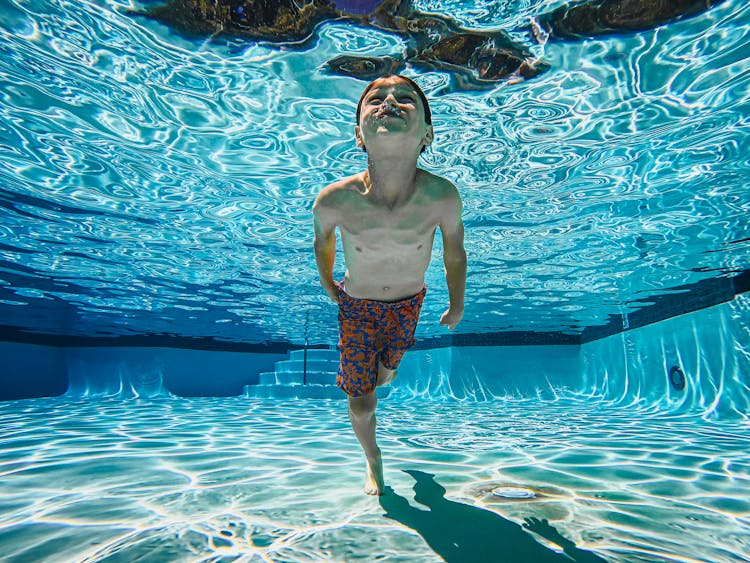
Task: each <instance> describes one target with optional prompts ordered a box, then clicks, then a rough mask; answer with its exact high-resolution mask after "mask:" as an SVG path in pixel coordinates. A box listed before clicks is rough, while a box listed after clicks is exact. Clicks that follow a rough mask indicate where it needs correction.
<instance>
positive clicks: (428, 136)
mask: <svg viewBox="0 0 750 563" xmlns="http://www.w3.org/2000/svg"><path fill="white" fill-rule="evenodd" d="M434 138H435V132H434V131H433V129H432V125H428V126H427V131H426V132H425V134H424V137H422V145H423V146H425V147H429V146H430V145H431V144H432V141H433V139H434Z"/></svg>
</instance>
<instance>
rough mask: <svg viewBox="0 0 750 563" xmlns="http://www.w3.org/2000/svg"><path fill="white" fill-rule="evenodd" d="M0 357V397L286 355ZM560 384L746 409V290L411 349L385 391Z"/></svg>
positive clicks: (181, 381) (220, 388)
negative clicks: (509, 335) (651, 318)
mask: <svg viewBox="0 0 750 563" xmlns="http://www.w3.org/2000/svg"><path fill="white" fill-rule="evenodd" d="M0 355H1V357H2V359H3V362H2V365H1V366H0V400H12V399H23V398H32V397H50V396H56V395H61V394H66V395H67V396H68V397H71V398H78V397H87V396H90V397H102V396H114V397H123V398H126V397H136V396H140V397H154V396H162V395H169V394H173V395H178V396H234V395H240V394H242V387H243V386H244V385H251V384H255V383H258V379H259V378H258V375H259V373H261V372H264V371H273V369H274V364H275V362H277V361H280V360H284V359H286V358H287V355H286V353H282V352H278V353H262V352H246V351H234V352H233V351H226V350H223V351H216V350H192V349H179V348H168V347H136V346H121V347H114V346H104V347H96V346H88V347H86V346H81V347H74V346H61V347H56V346H45V345H36V344H23V343H10V342H0ZM673 368H679V374H678V375H679V376H680V378H681V379H684V388H683V389H678V388H676V387H675V385H673V383H672V382H670V373H672V372H673V371H674V370H673ZM673 379H674V378H673ZM678 379H679V378H678ZM566 391H572V392H574V393H580V394H584V395H588V396H592V397H601V398H604V399H606V400H610V401H613V402H617V403H635V402H642V403H646V404H651V405H653V406H654V408H656V409H659V410H670V411H679V412H686V413H688V412H690V413H696V412H697V413H700V414H701V415H703V416H704V417H706V418H722V419H726V418H747V417H748V413H749V412H750V294H748V293H746V294H741V295H737V296H736V297H735V298H734V299H733V300H731V301H729V302H727V303H723V304H721V305H717V306H714V307H709V308H706V309H702V310H700V311H695V312H692V313H688V314H685V315H681V316H678V317H674V318H671V319H667V320H663V321H660V322H657V323H655V324H651V325H647V326H643V327H640V328H636V329H632V330H627V331H625V332H621V333H619V334H615V335H612V336H607V337H604V338H601V339H599V340H595V341H593V342H588V343H585V344H582V345H525V346H480V345H464V346H444V347H440V348H437V347H436V348H430V349H415V350H411V351H410V352H409V353H408V354H406V356H405V357H404V360H403V362H402V364H401V366H400V369H399V376H398V379H397V381H396V384H395V385H394V386H393V389H392V393H391V397H392V398H394V399H396V398H401V399H408V398H425V399H431V400H460V401H486V400H493V399H495V398H498V397H541V398H547V399H549V398H554V397H555V396H556V394H557V393H562V392H566ZM343 398H344V396H343V394H342V399H343Z"/></svg>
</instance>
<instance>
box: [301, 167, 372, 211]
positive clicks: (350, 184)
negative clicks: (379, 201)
mask: <svg viewBox="0 0 750 563" xmlns="http://www.w3.org/2000/svg"><path fill="white" fill-rule="evenodd" d="M361 183H362V181H361V176H360V175H359V174H353V175H352V176H348V177H347V178H343V179H341V180H338V181H337V182H333V183H332V184H329V185H327V186H326V187H325V188H323V189H322V190H320V193H319V194H318V196H317V197H316V198H315V203H314V204H313V211H315V212H320V211H333V210H337V209H339V208H341V207H342V206H344V205H345V204H346V201H347V200H349V199H350V195H351V193H352V191H356V190H357V188H358V187H359V186H360V185H361Z"/></svg>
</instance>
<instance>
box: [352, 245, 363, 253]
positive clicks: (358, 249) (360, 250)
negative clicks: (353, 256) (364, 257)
mask: <svg viewBox="0 0 750 563" xmlns="http://www.w3.org/2000/svg"><path fill="white" fill-rule="evenodd" d="M354 248H356V249H357V252H362V249H361V248H360V247H358V246H355V247H354Z"/></svg>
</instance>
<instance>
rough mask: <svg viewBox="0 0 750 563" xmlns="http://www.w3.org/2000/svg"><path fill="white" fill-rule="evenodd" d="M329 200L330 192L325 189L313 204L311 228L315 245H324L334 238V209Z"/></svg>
mask: <svg viewBox="0 0 750 563" xmlns="http://www.w3.org/2000/svg"><path fill="white" fill-rule="evenodd" d="M330 200H331V194H330V190H329V189H328V188H325V189H324V190H323V191H322V192H320V194H319V195H318V197H317V198H316V199H315V203H314V204H313V227H314V229H315V243H316V244H325V243H326V242H328V241H329V240H330V238H331V237H333V236H335V231H336V219H335V213H334V212H335V209H334V208H333V207H332V205H331V201H330Z"/></svg>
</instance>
